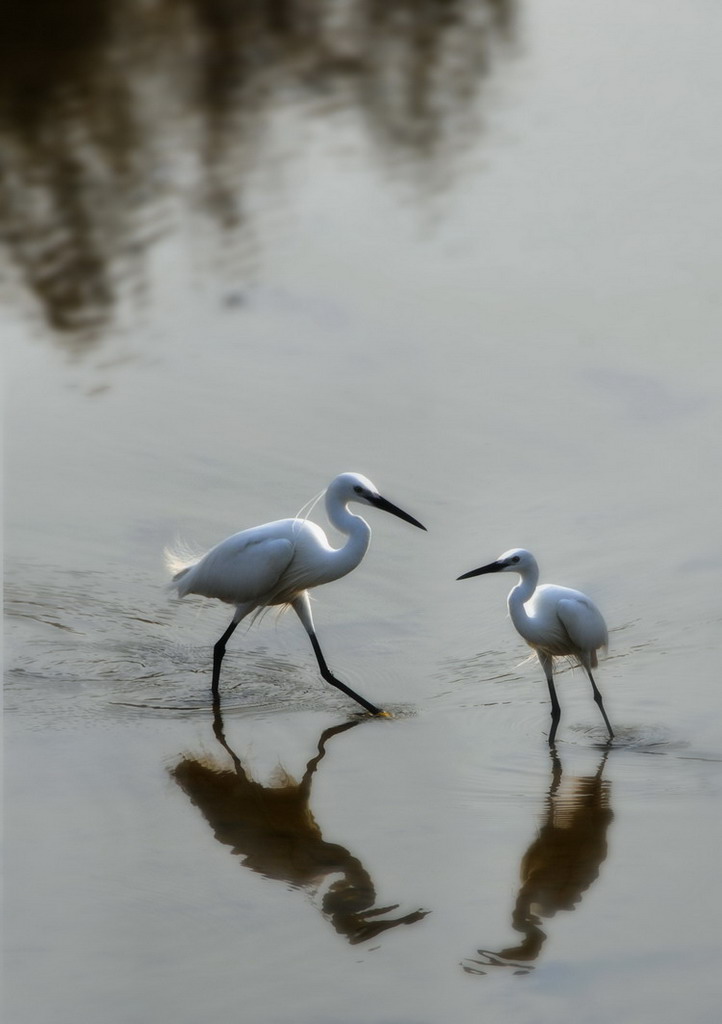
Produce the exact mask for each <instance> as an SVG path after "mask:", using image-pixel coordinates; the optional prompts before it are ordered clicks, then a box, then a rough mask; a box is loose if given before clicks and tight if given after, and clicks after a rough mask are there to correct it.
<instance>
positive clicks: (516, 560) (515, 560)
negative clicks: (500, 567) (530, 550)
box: [512, 555, 519, 563]
mask: <svg viewBox="0 0 722 1024" xmlns="http://www.w3.org/2000/svg"><path fill="white" fill-rule="evenodd" d="M518 561H519V556H518V555H514V557H513V558H512V562H514V563H516V562H518Z"/></svg>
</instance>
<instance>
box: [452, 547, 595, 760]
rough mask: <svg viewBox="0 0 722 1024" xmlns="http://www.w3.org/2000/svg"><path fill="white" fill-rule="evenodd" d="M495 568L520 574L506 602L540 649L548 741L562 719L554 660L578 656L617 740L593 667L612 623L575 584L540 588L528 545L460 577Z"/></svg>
mask: <svg viewBox="0 0 722 1024" xmlns="http://www.w3.org/2000/svg"><path fill="white" fill-rule="evenodd" d="M492 572H515V573H518V574H519V576H520V577H521V579H520V581H519V583H517V585H516V586H515V587H512V589H511V591H510V592H509V596H508V598H507V605H508V607H509V615H510V617H511V621H512V622H513V623H514V626H515V627H516V630H517V632H518V633H519V635H520V636H521V637H523V639H524V640H526V642H527V643H528V644H529V646H530V647H532V648H533V649H534V650H535V651H536V653H537V656H538V658H539V662H540V664H541V666H542V668H543V670H544V674H545V676H546V679H547V683H548V686H549V695H550V697H551V703H552V729H551V732H550V734H549V742H550V743H553V742H554V737H555V736H556V730H557V725H558V724H559V717H560V709H559V702H558V700H557V696H556V691H555V689H554V678H553V663H554V658H560V657H569V658H573V659H574V660H576V661H577V662H578V663H579V664H580V665H582V666H583V667H584V669H585V670H586V672H587V675H588V676H589V680H590V682H591V684H592V690H593V692H594V699H595V701H596V702H597V704H598V705H599V709H600V711H601V713H602V717H603V718H604V721H605V724H606V726H607V729H608V731H609V738H610V739H612V738H613V737H614V733H613V732H612V727H611V725H610V724H609V719H608V718H607V714H606V711H605V710H604V703H603V701H602V695H601V693H600V692H599V689H598V688H597V684H596V683H595V681H594V677H593V676H592V669H593V668H596V667H597V664H598V660H597V651H598V650H599V649H600V648H606V647H607V645H608V643H609V634H608V632H607V624H606V623H605V621H604V618H603V616H602V613H601V612H600V611H599V609H598V608H597V606H596V605H595V603H594V602H593V601H592V600H591V598H589V597H587V595H586V594H583V593H582V592H581V591H579V590H572V589H571V588H570V587H558V586H556V585H554V584H553V583H544V584H542V585H541V586H537V583H538V580H539V566H538V565H537V561H536V559H535V558H534V556H533V555H532V554H531V552H529V551H525V550H524V548H513V549H512V550H511V551H505V552H504V554H503V555H500V556H499V558H497V560H496V561H495V562H490V563H489V564H488V565H483V566H482V567H481V568H480V569H472V571H471V572H467V573H464V575H463V576H459V579H460V580H463V579H468V578H469V577H471V576H480V575H482V574H483V573H492Z"/></svg>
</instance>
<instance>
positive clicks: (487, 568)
mask: <svg viewBox="0 0 722 1024" xmlns="http://www.w3.org/2000/svg"><path fill="white" fill-rule="evenodd" d="M503 568H504V563H503V562H489V564H488V565H482V567H481V569H472V570H471V572H465V573H464V575H463V576H457V577H456V578H457V580H468V579H469V578H470V577H471V576H482V575H483V574H484V573H485V572H501V570H502V569H503Z"/></svg>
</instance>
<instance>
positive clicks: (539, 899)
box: [462, 750, 614, 974]
mask: <svg viewBox="0 0 722 1024" xmlns="http://www.w3.org/2000/svg"><path fill="white" fill-rule="evenodd" d="M607 756H608V752H605V753H604V755H603V757H602V760H601V762H600V764H599V767H598V769H597V771H596V773H595V774H594V775H592V776H589V777H585V778H577V779H571V780H567V783H566V785H565V787H564V788H562V775H563V773H562V764H561V761H560V760H559V757H558V755H557V753H556V750H552V751H551V759H552V775H551V783H550V786H549V793H548V795H547V798H546V801H545V807H544V814H543V817H542V821H541V824H540V827H539V831H538V833H537V836H536V838H535V839H534V841H533V842H532V844H531V845H530V846H529V848H528V850H527V851H526V853H525V854H524V856H523V858H522V861H521V867H520V870H519V874H520V876H521V886H520V888H519V892H518V895H517V899H516V904H515V906H514V910H513V912H512V915H511V923H512V927H513V928H514V930H515V931H517V932H519V933H520V934H521V941H520V942H519V943H517V944H515V945H513V946H508V947H506V948H504V949H501V950H498V951H496V952H494V951H492V950H488V949H479V950H477V955H476V957H473V958H470V959H469V960H465V961H464V962H463V964H462V966H463V968H464V970H465V971H467V972H468V973H470V974H486V973H487V970H488V968H489V967H499V966H502V967H511V968H515V969H516V970H517V971H518V972H520V973H524V972H525V971H528V970H531V969H532V968H531V964H532V962H533V961H534V960H536V959H537V958H538V956H539V954H540V952H541V949H542V946H543V944H544V942H545V940H546V937H547V936H546V932H545V931H544V930H543V928H542V921H543V920H544V919H545V918H551V917H554V915H555V914H556V913H557V912H558V911H560V910H574V909H575V908H576V906H577V904H578V903H579V902H580V900H581V899H582V896H583V895H584V893H585V892H586V890H587V889H588V888H589V887H590V885H592V883H593V882H594V881H595V880H596V878H597V876H598V875H599V869H600V866H601V864H602V863H603V861H604V860H605V858H606V856H607V830H608V828H609V825H610V824H611V822H612V819H613V817H614V815H613V814H612V810H611V807H610V786H609V783H608V782H605V781H604V780H603V778H602V776H603V773H604V767H605V765H606V761H607Z"/></svg>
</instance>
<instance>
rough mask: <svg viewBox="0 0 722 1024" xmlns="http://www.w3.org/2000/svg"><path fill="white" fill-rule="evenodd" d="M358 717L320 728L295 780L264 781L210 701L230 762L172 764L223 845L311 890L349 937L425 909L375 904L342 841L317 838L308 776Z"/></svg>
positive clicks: (370, 886) (416, 917)
mask: <svg viewBox="0 0 722 1024" xmlns="http://www.w3.org/2000/svg"><path fill="white" fill-rule="evenodd" d="M358 724H359V723H358V721H352V722H346V723H344V724H343V725H338V726H335V727H333V728H330V729H326V730H325V732H324V733H323V734H322V735H321V737H320V739H319V741H318V748H317V752H316V754H315V755H314V757H312V758H311V760H310V761H309V762H308V764H307V765H306V770H305V772H304V774H303V777H302V778H301V780H300V782H296V781H294V780H293V779H292V778H290V777H289V776H287V775H285V774H284V773H282V772H281V773H280V778H279V780H278V783H277V784H276V785H272V786H264V785H262V784H261V783H260V782H258V781H256V780H255V779H253V778H252V777H251V776H250V775H249V773H248V772H247V770H246V768H245V767H244V766H243V764H242V762H241V760H240V758H239V757H238V756H237V754H236V753H235V752H234V751H233V750H232V748H231V747H230V746H229V744H228V742H227V740H226V737H225V733H224V728H223V719H222V717H221V711H220V705H219V704H216V706H215V708H214V733H215V735H216V739H217V740H218V742H219V743H220V744H221V746H222V747H223V749H224V750H225V751H226V752H227V753H228V755H229V756H230V759H231V767H222V766H220V765H218V764H215V763H213V762H211V761H209V760H207V759H199V758H193V757H184V758H183V759H182V760H181V761H179V763H178V764H177V765H176V766H175V767H174V768H173V769H172V771H171V774H172V776H173V778H174V779H175V781H176V782H177V783H178V785H179V786H180V787H181V789H182V790H183V791H184V792H185V793H186V794H187V795H188V796H189V797H190V799H191V801H192V803H193V804H194V805H195V806H196V807H197V808H198V809H199V810H200V812H201V813H202V815H203V817H204V818H205V819H206V821H207V822H208V824H209V825H210V827H211V829H212V830H213V834H214V836H215V838H216V839H217V840H218V842H219V843H222V844H223V845H224V846H228V847H230V850H231V853H233V854H234V856H236V857H239V858H240V859H241V863H242V864H243V865H244V866H245V867H247V868H250V869H251V870H252V871H256V872H258V873H259V874H261V875H264V876H265V877H266V878H272V879H276V880H277V881H280V882H284V883H286V884H287V885H290V886H292V887H293V888H296V889H302V890H304V891H306V892H308V893H309V894H310V895H312V896H314V897H318V902H319V909H320V910H321V912H322V914H323V915H324V917H325V918H327V920H329V921H330V922H331V924H332V925H333V927H334V928H335V929H336V931H337V932H338V933H339V934H340V935H343V936H344V937H345V938H346V939H348V941H349V942H351V943H354V944H356V943H359V942H365V941H367V940H369V939H372V938H375V937H377V936H378V935H380V934H381V933H382V932H385V931H388V930H389V929H390V928H396V927H398V926H399V925H407V924H414V923H415V922H416V921H420V920H421V919H422V918H423V917H425V916H426V913H427V911H424V910H414V911H411V912H410V913H406V914H397V915H394V914H393V911H395V910H397V909H398V904H393V905H391V906H381V907H379V906H376V890H375V887H374V883H373V880H372V878H371V876H370V875H369V873H368V871H367V870H366V868H365V867H364V866H363V864H362V863H361V861H360V860H359V859H358V857H355V856H354V855H353V854H352V853H351V852H350V851H349V850H347V849H346V847H344V846H341V845H340V844H339V843H330V842H328V841H327V840H325V839H324V838H323V835H322V834H321V830H320V828H319V826H318V824H317V822H316V820H315V818H314V816H313V813H312V811H311V808H310V798H311V785H312V781H313V776H314V774H315V772H316V770H317V769H318V766H319V764H320V762H321V761H322V760H323V757H324V756H325V753H326V746H327V744H328V742H329V740H331V738H332V737H334V736H338V735H339V734H340V733H342V732H346V730H348V729H351V728H353V727H354V726H355V725H358Z"/></svg>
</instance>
